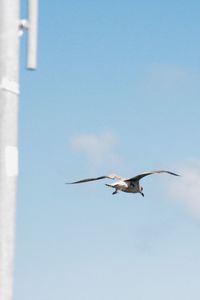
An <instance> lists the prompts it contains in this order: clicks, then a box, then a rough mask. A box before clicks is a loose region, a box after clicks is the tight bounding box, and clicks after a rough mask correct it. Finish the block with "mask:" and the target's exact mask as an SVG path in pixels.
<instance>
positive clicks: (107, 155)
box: [71, 132, 120, 165]
mask: <svg viewBox="0 0 200 300" xmlns="http://www.w3.org/2000/svg"><path fill="white" fill-rule="evenodd" d="M116 145H117V138H116V136H115V135H114V134H113V133H112V132H103V133H100V134H96V133H85V134H80V135H77V136H75V137H74V138H73V139H72V140H71V146H72V148H73V149H74V150H76V151H78V152H80V153H82V154H84V155H85V156H86V158H87V159H88V161H89V163H90V164H92V165H101V164H103V163H104V164H105V165H106V164H107V163H109V164H116V163H118V162H119V161H120V159H119V156H118V155H117V154H116Z"/></svg>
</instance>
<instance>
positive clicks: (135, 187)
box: [67, 170, 180, 197]
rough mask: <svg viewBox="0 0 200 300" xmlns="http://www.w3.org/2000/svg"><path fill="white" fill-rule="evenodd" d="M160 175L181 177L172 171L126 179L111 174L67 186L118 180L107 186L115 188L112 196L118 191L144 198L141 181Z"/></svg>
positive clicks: (145, 173) (157, 171) (158, 171)
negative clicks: (137, 194) (138, 194)
mask: <svg viewBox="0 0 200 300" xmlns="http://www.w3.org/2000/svg"><path fill="white" fill-rule="evenodd" d="M160 173H167V174H170V175H174V176H180V175H178V174H176V173H173V172H170V171H165V170H155V171H149V172H144V173H142V174H139V175H136V176H134V177H131V178H124V177H121V176H119V175H116V174H110V175H105V176H99V177H94V178H86V179H82V180H78V181H74V182H68V183H67V184H77V183H85V182H90V181H95V180H100V179H106V178H108V179H116V180H117V181H116V182H114V183H111V184H105V185H106V186H108V187H111V188H114V189H115V190H114V192H113V193H112V195H115V194H117V193H118V191H122V192H126V193H140V194H141V195H142V196H143V197H144V193H143V187H142V186H141V185H140V180H141V179H142V178H143V177H145V176H148V175H152V174H160Z"/></svg>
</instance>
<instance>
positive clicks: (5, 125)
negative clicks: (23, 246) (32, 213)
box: [0, 0, 19, 300]
mask: <svg viewBox="0 0 200 300" xmlns="http://www.w3.org/2000/svg"><path fill="white" fill-rule="evenodd" d="M18 73H19V0H14V1H13V0H0V299H1V300H11V299H12V297H13V265H14V264H13V262H14V245H15V206H16V182H17V174H18V150H17V128H18V125H17V123H18V121H17V119H18V94H19V87H18V86H19V75H18Z"/></svg>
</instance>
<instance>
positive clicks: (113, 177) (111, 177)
mask: <svg viewBox="0 0 200 300" xmlns="http://www.w3.org/2000/svg"><path fill="white" fill-rule="evenodd" d="M105 178H109V179H120V180H123V178H122V177H121V176H119V175H116V174H110V175H105V176H99V177H92V178H85V179H81V180H78V181H73V182H66V184H76V183H85V182H89V181H95V180H101V179H105Z"/></svg>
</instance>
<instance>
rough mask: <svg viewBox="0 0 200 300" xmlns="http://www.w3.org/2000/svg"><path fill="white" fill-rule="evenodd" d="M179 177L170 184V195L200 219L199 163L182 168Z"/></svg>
mask: <svg viewBox="0 0 200 300" xmlns="http://www.w3.org/2000/svg"><path fill="white" fill-rule="evenodd" d="M181 175H182V176H181V177H180V180H176V182H173V181H171V182H170V186H169V191H170V194H171V195H172V196H173V197H174V198H176V199H177V200H179V201H180V202H181V203H183V204H184V205H185V207H186V208H187V209H188V210H189V211H190V212H192V213H193V215H195V216H196V217H198V218H200V162H198V161H197V162H195V164H194V163H192V164H189V165H187V166H184V167H183V168H182V171H181Z"/></svg>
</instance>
